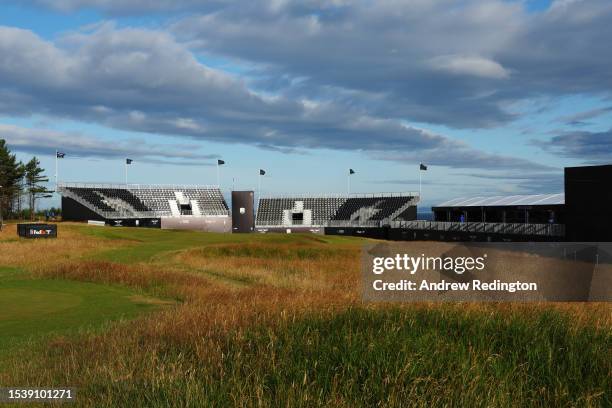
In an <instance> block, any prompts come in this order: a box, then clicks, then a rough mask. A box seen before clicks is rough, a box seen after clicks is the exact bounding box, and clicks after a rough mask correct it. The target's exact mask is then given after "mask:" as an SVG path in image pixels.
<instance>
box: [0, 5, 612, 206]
mask: <svg viewBox="0 0 612 408" xmlns="http://www.w3.org/2000/svg"><path fill="white" fill-rule="evenodd" d="M611 40H612V2H611V1H610V0H556V1H550V0H533V1H531V0H460V1H458V0H376V1H371V0H370V1H368V0H361V1H357V0H355V1H351V0H301V1H291V0H267V1H260V0H248V1H229V0H158V1H155V2H152V1H148V0H15V1H10V0H4V1H2V3H1V5H0V137H1V138H4V139H6V140H7V141H8V143H9V144H10V145H11V147H12V148H13V150H15V151H17V152H18V155H19V156H20V157H22V158H23V159H26V158H28V157H29V156H31V155H33V154H35V155H37V156H39V157H40V158H41V160H42V162H43V165H44V166H45V167H46V168H47V170H48V173H49V174H51V175H52V174H53V173H54V159H53V156H54V152H55V150H56V149H59V150H60V151H63V152H65V153H66V158H65V159H64V160H62V161H61V166H60V179H61V180H64V181H82V182H86V181H98V182H103V181H106V182H121V181H122V180H123V178H124V172H123V171H124V170H123V162H124V159H125V158H126V157H130V158H132V159H134V164H133V165H132V167H131V168H130V174H129V177H130V182H134V183H183V184H215V183H216V169H215V165H214V164H215V163H216V160H217V159H218V158H222V159H223V160H225V161H226V163H227V165H226V166H224V167H223V168H222V173H221V174H222V187H224V188H226V189H229V188H231V186H232V184H234V185H235V187H237V188H254V187H256V186H257V174H258V169H259V168H263V169H266V170H267V172H268V175H269V176H266V178H265V180H264V181H263V188H262V189H263V190H264V191H266V192H268V193H279V192H299V193H306V192H321V193H332V192H344V191H346V184H347V180H346V177H347V173H348V169H349V168H353V169H355V171H356V174H355V175H354V176H353V178H352V190H353V192H387V191H414V190H418V178H419V174H418V164H419V162H424V163H426V164H428V165H429V171H427V172H426V173H424V174H423V202H424V204H425V205H431V204H434V203H436V202H439V201H442V200H446V199H449V198H454V197H460V196H466V195H474V194H479V195H496V194H528V193H547V192H559V191H562V175H563V170H562V169H563V167H564V166H571V165H581V164H596V163H611V162H612V98H611V96H612V69H611V67H612V52H610V41H611Z"/></svg>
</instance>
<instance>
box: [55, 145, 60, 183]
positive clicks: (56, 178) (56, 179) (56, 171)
mask: <svg viewBox="0 0 612 408" xmlns="http://www.w3.org/2000/svg"><path fill="white" fill-rule="evenodd" d="M57 168H58V164H57V149H56V150H55V192H57V181H58V177H59V176H58V169H57Z"/></svg>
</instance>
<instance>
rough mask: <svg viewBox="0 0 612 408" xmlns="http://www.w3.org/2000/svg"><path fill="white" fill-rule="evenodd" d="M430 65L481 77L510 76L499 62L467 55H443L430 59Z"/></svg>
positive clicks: (441, 69)
mask: <svg viewBox="0 0 612 408" xmlns="http://www.w3.org/2000/svg"><path fill="white" fill-rule="evenodd" d="M430 64H431V67H432V68H434V69H436V70H440V71H446V72H449V73H451V74H455V75H470V76H476V77H481V78H492V79H505V78H508V77H509V76H510V73H509V72H508V70H506V69H505V68H504V67H502V66H501V65H500V64H499V63H497V62H495V61H493V60H490V59H487V58H483V57H479V56H468V55H444V56H439V57H435V58H433V59H431V60H430Z"/></svg>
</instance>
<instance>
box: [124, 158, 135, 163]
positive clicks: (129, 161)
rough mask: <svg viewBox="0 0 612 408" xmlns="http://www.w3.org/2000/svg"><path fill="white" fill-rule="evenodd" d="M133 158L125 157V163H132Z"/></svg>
mask: <svg viewBox="0 0 612 408" xmlns="http://www.w3.org/2000/svg"><path fill="white" fill-rule="evenodd" d="M133 161H134V160H132V159H125V164H132V162H133Z"/></svg>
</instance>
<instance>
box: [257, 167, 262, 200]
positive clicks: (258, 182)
mask: <svg viewBox="0 0 612 408" xmlns="http://www.w3.org/2000/svg"><path fill="white" fill-rule="evenodd" d="M258 177H259V178H258V179H257V199H259V198H261V171H260V172H259V176H258Z"/></svg>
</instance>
